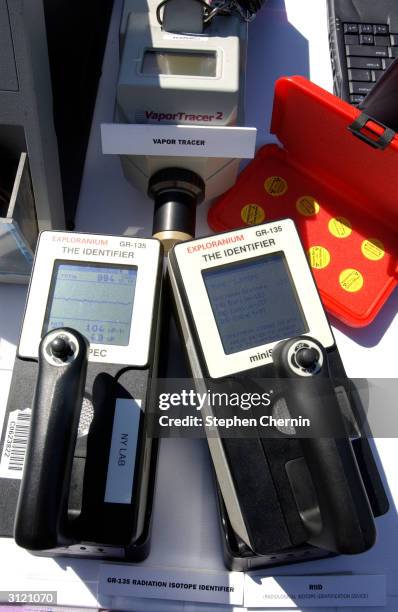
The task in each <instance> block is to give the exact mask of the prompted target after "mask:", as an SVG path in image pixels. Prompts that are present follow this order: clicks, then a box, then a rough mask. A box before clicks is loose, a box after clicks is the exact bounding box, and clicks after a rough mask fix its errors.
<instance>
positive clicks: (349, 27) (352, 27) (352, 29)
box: [344, 23, 358, 34]
mask: <svg viewBox="0 0 398 612" xmlns="http://www.w3.org/2000/svg"><path fill="white" fill-rule="evenodd" d="M344 33H345V34H358V25H357V24H356V23H345V24H344Z"/></svg>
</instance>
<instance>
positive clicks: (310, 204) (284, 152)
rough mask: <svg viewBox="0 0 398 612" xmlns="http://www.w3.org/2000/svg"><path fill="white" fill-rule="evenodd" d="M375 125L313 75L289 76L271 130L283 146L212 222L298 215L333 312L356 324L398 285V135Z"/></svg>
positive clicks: (264, 159) (214, 211) (278, 94)
mask: <svg viewBox="0 0 398 612" xmlns="http://www.w3.org/2000/svg"><path fill="white" fill-rule="evenodd" d="M358 118H361V119H363V122H362V123H364V122H366V123H365V125H364V126H362V127H361V126H360V125H359V126H358V125H354V126H352V124H353V122H355V121H356V120H358ZM366 120H367V118H366V117H364V116H363V115H361V112H360V111H359V110H358V109H356V108H354V107H353V106H351V105H349V104H347V103H345V102H343V101H342V100H340V99H338V98H336V97H335V96H333V95H332V94H329V93H328V92H326V91H324V90H323V89H321V88H319V87H317V86H316V85H314V84H313V83H311V82H309V81H308V80H307V79H305V78H303V77H289V78H282V79H279V80H278V81H277V83H276V89H275V98H274V109H273V116H272V125H271V132H272V133H273V134H276V136H277V137H278V139H279V141H280V142H281V143H282V144H283V148H281V147H279V146H278V145H266V146H264V147H262V148H261V149H260V150H259V152H258V153H257V155H256V157H255V159H254V160H253V161H252V162H251V163H250V164H249V165H248V166H247V167H246V168H245V170H243V172H242V173H241V174H240V176H239V178H238V181H237V183H236V185H235V186H234V187H232V188H231V189H230V190H229V191H227V192H226V193H225V194H224V195H223V196H221V197H220V198H219V199H218V200H217V201H216V202H215V203H214V204H213V206H212V207H211V208H210V210H209V216H208V221H209V225H210V227H211V228H212V229H214V230H216V231H226V230H229V229H235V228H238V227H242V226H244V225H253V224H257V223H261V222H263V221H269V220H272V219H280V218H283V217H291V218H293V219H294V220H295V222H296V224H297V227H298V230H299V232H300V236H301V239H302V241H303V244H304V247H305V249H306V250H307V252H308V257H309V261H310V263H311V267H312V270H313V273H314V276H315V280H316V282H317V285H318V288H319V291H320V294H321V297H322V301H323V303H324V305H325V308H326V309H327V310H328V311H329V312H330V313H331V314H333V315H334V316H336V317H337V318H339V319H341V320H342V321H344V323H346V324H347V325H350V326H352V327H362V326H365V325H368V324H369V323H371V321H372V320H373V319H374V317H375V316H376V315H377V313H378V311H379V310H380V308H381V307H382V306H383V304H384V302H385V301H386V300H387V298H388V296H389V295H390V294H391V292H392V291H393V289H394V288H395V287H396V285H397V283H398V240H397V231H398V137H396V136H395V133H394V132H391V130H388V129H385V126H382V125H381V124H379V123H377V122H374V121H373V120H371V121H366ZM357 123H358V121H357ZM350 128H351V129H350ZM352 130H354V132H355V133H353V131H352ZM363 139H365V140H363ZM389 141H390V142H389Z"/></svg>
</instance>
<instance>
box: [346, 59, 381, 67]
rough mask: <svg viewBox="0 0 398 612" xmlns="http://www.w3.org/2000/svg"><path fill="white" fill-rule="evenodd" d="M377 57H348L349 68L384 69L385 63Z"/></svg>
mask: <svg viewBox="0 0 398 612" xmlns="http://www.w3.org/2000/svg"><path fill="white" fill-rule="evenodd" d="M382 61H383V60H381V59H378V58H377V57H347V66H348V68H367V69H368V70H382V68H383V64H382Z"/></svg>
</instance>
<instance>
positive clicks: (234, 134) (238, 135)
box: [101, 123, 257, 159]
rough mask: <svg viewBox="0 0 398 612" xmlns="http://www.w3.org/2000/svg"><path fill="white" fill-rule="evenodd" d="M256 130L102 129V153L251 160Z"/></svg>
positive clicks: (108, 126) (107, 126)
mask: <svg viewBox="0 0 398 612" xmlns="http://www.w3.org/2000/svg"><path fill="white" fill-rule="evenodd" d="M256 134H257V130H256V128H243V127H217V126H213V127H207V126H200V125H195V126H185V125H162V126H159V125H141V124H118V123H105V124H102V125H101V140H102V152H103V153H105V154H109V155H168V156H172V157H173V156H174V157H176V156H177V157H178V156H184V157H222V158H224V157H226V158H228V159H234V158H237V159H251V158H253V157H254V153H255V146H256Z"/></svg>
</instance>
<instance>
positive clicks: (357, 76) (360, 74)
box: [348, 70, 372, 82]
mask: <svg viewBox="0 0 398 612" xmlns="http://www.w3.org/2000/svg"><path fill="white" fill-rule="evenodd" d="M348 78H349V80H350V81H368V82H369V81H371V80H372V76H371V74H370V70H349V71H348Z"/></svg>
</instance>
